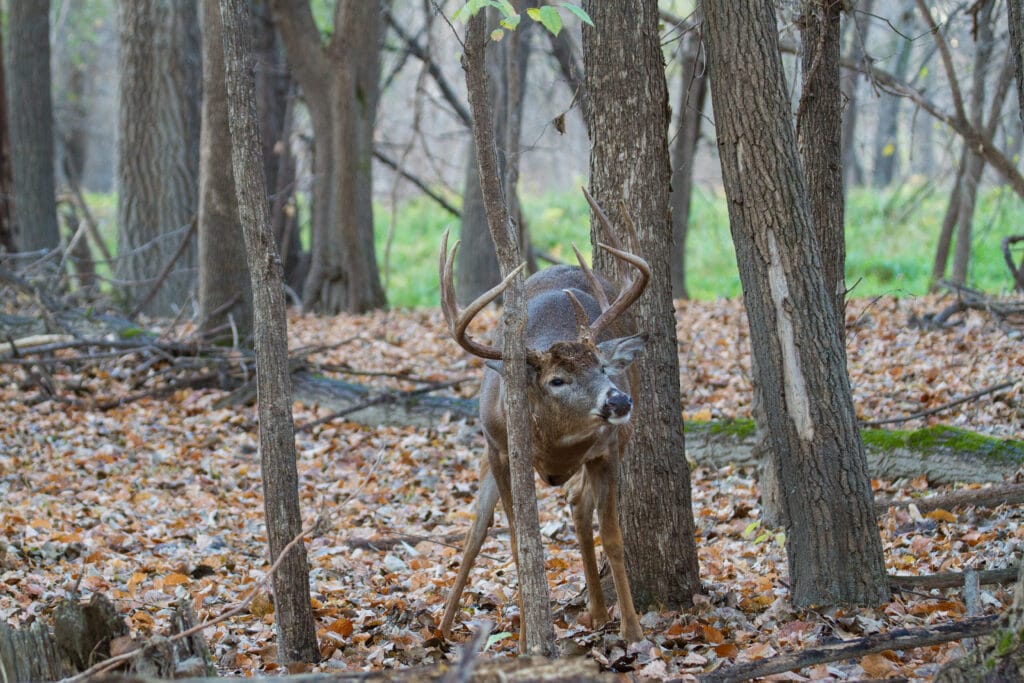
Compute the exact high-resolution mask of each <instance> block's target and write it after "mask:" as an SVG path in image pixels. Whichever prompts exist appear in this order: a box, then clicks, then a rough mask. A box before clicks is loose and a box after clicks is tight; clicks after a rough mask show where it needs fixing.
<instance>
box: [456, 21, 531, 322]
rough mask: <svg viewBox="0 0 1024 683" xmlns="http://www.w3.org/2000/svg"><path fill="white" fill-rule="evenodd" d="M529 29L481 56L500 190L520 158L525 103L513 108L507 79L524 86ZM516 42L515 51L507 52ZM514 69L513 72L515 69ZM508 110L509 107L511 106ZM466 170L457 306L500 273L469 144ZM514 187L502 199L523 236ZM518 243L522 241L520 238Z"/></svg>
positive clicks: (472, 146)
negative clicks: (515, 79)
mask: <svg viewBox="0 0 1024 683" xmlns="http://www.w3.org/2000/svg"><path fill="white" fill-rule="evenodd" d="M487 14H488V18H487V21H488V28H489V29H493V28H496V27H497V17H496V14H495V13H494V12H493V11H492V12H488V13H487ZM530 23H532V22H529V23H523V24H520V26H519V28H517V29H516V30H515V31H514V32H510V33H509V34H508V35H506V36H505V39H503V40H502V41H501V42H500V43H493V44H492V45H491V46H490V49H489V50H487V51H486V54H485V55H484V60H485V67H486V69H487V78H488V83H489V93H490V97H491V102H492V112H493V115H494V124H493V126H494V136H495V139H496V140H499V141H500V145H499V147H498V172H499V174H500V177H501V178H502V185H503V186H504V185H505V184H506V178H507V177H508V176H509V174H512V175H514V176H516V177H518V175H519V172H518V169H519V156H518V154H514V155H513V154H510V149H509V145H508V141H509V140H511V139H514V140H515V145H516V147H517V148H518V139H519V132H520V125H519V124H518V123H517V122H518V121H519V120H520V119H521V116H522V107H523V98H522V97H520V98H518V101H516V102H512V100H511V99H510V93H509V87H510V78H509V76H510V75H513V74H514V75H516V76H517V77H518V82H519V83H523V82H525V81H526V66H527V62H528V59H529V51H528V49H527V46H528V45H529V42H528V40H527V39H526V36H527V35H528V33H524V32H528V31H529V30H530ZM514 41H515V42H517V44H518V45H517V49H514V50H513V49H512V48H511V47H510V46H511V45H512V43H513V42H514ZM513 65H514V66H513ZM510 104H511V105H512V106H511V107H510V106H509V105H510ZM467 163H468V166H467V169H466V176H465V179H466V184H465V187H464V190H463V210H462V226H461V228H460V231H459V238H460V239H461V241H462V247H461V248H460V249H459V253H458V256H457V259H458V263H457V264H456V269H457V270H458V272H459V281H458V282H457V283H456V290H455V293H456V297H457V299H458V300H459V302H460V303H466V302H469V301H472V300H473V299H475V298H476V297H478V296H480V295H481V294H483V293H484V292H486V291H487V290H488V289H490V288H491V287H493V286H494V285H496V284H498V282H500V281H501V275H500V273H499V268H498V258H497V256H496V255H495V251H494V241H493V240H492V239H491V233H490V229H489V228H488V226H487V215H486V211H485V209H484V206H483V197H482V196H481V191H480V187H479V184H480V175H479V169H478V168H474V166H477V165H478V159H477V150H476V145H475V143H473V142H470V149H469V152H468V159H467ZM514 189H515V188H514V187H513V188H509V187H506V188H505V197H506V199H507V201H508V209H509V212H510V214H511V215H512V216H513V218H514V219H515V220H514V221H513V222H514V224H515V225H516V227H517V230H519V231H520V232H521V221H520V220H519V219H520V211H519V202H518V199H517V195H516V194H515V192H514ZM519 239H520V242H521V241H522V237H521V236H520V237H519Z"/></svg>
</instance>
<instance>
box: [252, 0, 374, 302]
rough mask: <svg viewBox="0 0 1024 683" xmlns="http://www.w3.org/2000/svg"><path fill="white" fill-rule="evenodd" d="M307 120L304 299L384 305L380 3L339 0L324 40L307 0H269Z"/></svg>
mask: <svg viewBox="0 0 1024 683" xmlns="http://www.w3.org/2000/svg"><path fill="white" fill-rule="evenodd" d="M271 7H272V9H273V11H274V18H275V19H276V21H277V28H278V30H279V31H280V33H281V39H282V41H283V42H284V45H285V49H286V50H287V53H288V61H289V63H290V64H291V66H292V70H293V73H294V74H295V78H296V80H297V81H298V83H299V85H300V86H301V87H302V90H303V93H304V95H305V101H306V106H307V107H308V108H309V113H310V119H311V121H312V125H313V137H314V150H313V217H312V233H313V236H312V252H311V255H312V261H311V263H310V269H309V275H308V276H307V277H306V282H305V284H304V286H303V294H302V299H303V303H304V304H305V305H306V306H307V307H310V308H312V309H314V310H316V311H318V312H320V313H339V312H341V311H347V312H352V313H360V312H364V311H368V310H372V309H374V308H380V307H382V306H384V305H385V303H386V299H385V295H384V288H383V286H382V285H381V281H380V272H379V269H378V267H377V257H376V252H375V249H374V241H373V203H372V200H373V173H372V165H373V128H374V122H375V119H376V115H377V100H378V98H379V77H380V45H381V40H382V38H383V25H384V22H383V15H382V13H381V4H380V2H378V1H376V0H338V2H337V4H336V5H335V8H334V30H333V33H332V34H331V37H330V38H329V39H328V40H327V42H326V43H324V42H323V41H322V40H321V37H320V30H319V29H318V28H317V26H316V23H315V22H314V20H313V14H312V10H311V8H310V3H309V0H271Z"/></svg>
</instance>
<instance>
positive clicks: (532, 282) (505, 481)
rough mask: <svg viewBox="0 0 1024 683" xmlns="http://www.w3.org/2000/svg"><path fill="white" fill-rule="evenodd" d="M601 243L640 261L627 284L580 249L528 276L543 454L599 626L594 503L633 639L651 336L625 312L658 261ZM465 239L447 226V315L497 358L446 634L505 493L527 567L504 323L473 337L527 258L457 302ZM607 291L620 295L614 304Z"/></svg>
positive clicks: (533, 407)
mask: <svg viewBox="0 0 1024 683" xmlns="http://www.w3.org/2000/svg"><path fill="white" fill-rule="evenodd" d="M587 200H588V201H589V202H590V203H591V206H593V207H594V209H595V213H596V214H597V216H598V217H599V219H600V220H601V221H602V222H603V223H604V224H605V226H606V227H608V221H607V218H606V217H605V216H604V213H603V212H602V211H601V210H600V209H599V208H598V207H597V205H596V204H595V203H594V201H593V199H592V198H591V197H590V195H589V194H588V195H587ZM627 218H628V217H627ZM609 230H610V228H609ZM599 246H600V247H601V248H603V249H604V250H606V251H608V252H610V253H611V254H613V255H615V256H616V257H617V258H619V259H621V260H622V261H625V262H626V263H629V264H631V265H632V266H633V267H635V268H636V270H637V271H638V272H639V276H638V277H637V278H636V279H634V280H633V281H632V282H630V283H629V284H628V286H626V287H624V288H623V291H622V292H621V293H619V292H618V290H617V289H616V287H615V286H614V285H613V284H612V283H610V282H609V281H607V280H606V279H604V278H601V277H600V276H597V275H595V274H594V273H593V272H592V271H591V270H590V268H588V267H587V266H586V264H585V262H584V260H583V258H582V257H581V256H580V254H579V251H576V256H577V258H578V259H579V263H580V265H579V267H576V266H564V265H560V266H554V267H551V268H548V269H546V270H542V271H540V272H538V273H535V274H534V275H532V276H531V277H530V278H529V279H527V281H526V284H525V287H526V292H525V296H526V306H527V323H526V331H525V335H526V337H525V342H526V348H527V351H526V353H527V364H528V366H529V372H530V382H529V396H528V403H529V407H530V412H531V416H532V420H531V422H532V425H533V430H532V438H533V466H534V469H535V470H536V471H537V473H538V474H540V476H541V478H542V479H543V480H544V481H546V482H547V483H548V484H550V485H552V486H560V485H563V484H567V488H568V497H569V501H570V503H571V504H572V518H573V524H574V526H575V530H576V536H577V539H578V540H579V544H580V552H581V554H582V556H583V568H584V574H585V576H586V585H587V594H588V596H589V609H590V616H591V621H592V624H593V626H594V627H595V628H596V627H599V626H601V625H603V624H604V623H606V622H607V621H608V610H607V608H606V607H605V601H604V593H603V592H602V589H601V581H600V577H599V575H598V568H597V559H596V555H595V552H594V529H593V518H594V510H595V507H596V509H597V513H598V522H599V524H600V532H601V542H602V545H603V546H604V552H605V555H606V556H607V557H608V562H609V564H610V565H611V570H612V579H613V580H614V584H615V593H616V596H617V597H618V603H619V611H620V613H621V615H622V620H621V628H620V632H621V633H622V636H623V637H624V638H625V639H626V640H628V641H630V642H635V641H638V640H641V639H642V638H643V631H642V630H641V628H640V622H639V620H638V618H637V614H636V611H635V610H634V607H633V597H632V593H631V592H630V588H629V581H628V579H627V577H626V567H625V561H624V556H623V544H622V532H621V530H620V528H619V519H618V512H617V509H616V507H617V495H618V468H619V460H620V458H621V457H622V452H623V449H624V448H625V445H626V442H627V441H628V440H629V437H630V434H631V433H632V426H631V425H630V424H629V419H630V414H631V412H632V407H633V401H632V399H631V398H630V396H629V390H630V382H629V378H628V376H627V374H626V369H627V368H628V367H629V365H630V364H631V363H632V361H633V359H634V357H635V356H636V355H637V354H638V353H639V352H640V350H641V349H642V348H643V346H644V344H645V342H646V336H643V335H638V334H635V332H636V330H635V328H634V325H633V322H632V316H631V315H624V313H625V312H626V310H627V309H628V308H629V307H630V306H631V305H632V304H633V303H634V302H635V301H636V300H637V299H638V298H639V297H640V295H641V294H642V293H643V291H644V289H645V288H646V286H647V282H648V280H649V279H650V275H651V271H650V268H649V267H648V265H647V262H646V261H644V260H643V259H642V258H640V257H639V256H635V255H633V254H630V253H627V252H625V251H622V250H620V249H615V248H613V247H609V246H607V245H604V244H601V245H599ZM458 247H459V244H458V243H456V244H455V246H454V247H453V249H452V252H451V254H449V253H448V234H447V233H445V236H444V239H443V242H442V245H441V263H440V274H441V306H442V309H443V311H444V316H445V320H447V322H448V327H449V330H450V332H451V334H452V336H453V337H454V339H455V341H456V342H458V344H459V345H460V346H461V347H462V348H464V349H465V350H466V351H468V352H470V353H471V354H473V355H475V356H479V357H481V358H485V359H487V360H488V361H492V362H491V363H488V368H487V370H485V372H484V379H483V384H482V385H481V387H480V420H481V422H482V424H483V431H484V436H485V439H486V458H485V459H484V462H483V465H482V467H481V470H480V484H479V485H480V491H479V493H478V497H477V509H476V519H475V520H474V522H473V526H472V527H471V528H470V531H469V533H468V534H467V535H466V546H465V549H464V550H463V555H462V564H461V565H460V567H459V573H458V577H457V578H456V580H455V585H454V587H453V588H452V591H451V593H450V594H449V595H448V600H447V602H446V604H445V611H444V616H443V617H442V619H441V632H442V633H443V634H444V636H445V637H448V635H449V634H450V632H451V627H452V623H453V621H454V620H455V616H456V613H457V612H458V609H459V599H460V597H461V595H462V591H463V589H464V588H465V585H466V581H467V579H468V578H469V572H470V569H472V567H473V562H474V561H475V560H476V556H477V554H478V553H479V552H480V548H481V546H482V545H483V541H484V538H485V537H486V535H487V529H488V528H489V527H490V525H491V521H492V519H493V517H494V508H495V506H496V504H497V502H498V499H499V497H500V499H501V502H502V507H503V508H504V509H505V513H506V515H507V516H508V518H509V526H510V528H511V530H512V554H513V557H515V558H516V562H517V568H518V557H517V555H516V546H515V526H514V525H515V521H514V520H513V519H512V486H511V481H510V475H509V460H508V432H507V428H506V420H505V407H504V399H503V392H504V389H503V386H502V379H501V371H500V368H499V367H497V365H496V364H495V363H493V361H500V360H501V357H502V351H501V335H500V329H499V331H498V333H497V334H496V335H495V336H496V339H495V342H494V344H495V345H494V346H488V345H485V344H482V343H480V342H478V341H476V340H474V339H472V338H471V337H470V336H469V335H468V334H467V333H466V331H467V328H468V327H469V324H470V322H471V321H472V319H473V317H474V316H476V314H477V313H479V312H480V310H481V309H483V308H484V307H485V306H486V305H487V304H488V303H490V302H491V301H493V300H494V299H495V298H497V297H498V295H499V294H501V293H502V292H503V291H504V290H505V289H506V288H507V287H508V285H509V284H510V283H511V281H512V278H513V277H514V276H515V275H516V274H517V273H518V272H519V270H521V269H522V266H520V268H518V269H516V271H514V272H513V273H511V274H509V276H508V277H506V278H505V280H504V281H503V282H502V283H500V284H499V285H498V286H496V287H495V288H493V289H491V290H490V291H488V292H485V293H484V294H483V295H481V296H480V297H479V298H477V299H476V300H475V301H473V302H472V303H471V304H469V305H468V306H467V307H466V309H465V310H464V311H460V310H459V308H458V306H457V305H456V303H455V289H454V284H453V272H452V268H453V263H454V261H455V254H456V252H457V250H458ZM574 249H575V248H574ZM609 299H614V300H613V302H612V303H611V304H609V303H608V301H609ZM519 642H520V647H522V645H523V644H524V643H525V639H524V636H523V633H522V630H521V632H520V639H519Z"/></svg>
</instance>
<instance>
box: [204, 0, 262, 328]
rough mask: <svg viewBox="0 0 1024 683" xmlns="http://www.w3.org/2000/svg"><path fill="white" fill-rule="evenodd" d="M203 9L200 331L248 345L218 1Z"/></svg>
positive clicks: (248, 291)
mask: <svg viewBox="0 0 1024 683" xmlns="http://www.w3.org/2000/svg"><path fill="white" fill-rule="evenodd" d="M201 2H202V11H203V107H202V132H201V134H200V138H199V148H200V149H199V185H200V187H199V227H198V229H199V319H200V325H199V330H200V332H201V333H203V334H204V335H207V336H209V337H212V338H214V339H219V340H226V341H232V339H234V341H235V342H237V343H239V344H243V345H245V346H249V345H250V342H251V339H250V337H251V335H252V288H251V287H250V286H249V269H248V267H247V266H246V261H245V239H244V237H243V235H242V226H241V224H240V223H239V221H238V204H237V202H236V200H235V177H234V174H233V173H232V169H231V166H230V165H229V164H226V163H224V161H225V160H226V159H230V158H231V130H230V129H229V126H228V102H227V90H226V89H225V86H224V47H223V42H222V39H221V21H220V4H219V2H218V0H201Z"/></svg>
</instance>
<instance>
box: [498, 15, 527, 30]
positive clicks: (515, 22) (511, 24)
mask: <svg viewBox="0 0 1024 683" xmlns="http://www.w3.org/2000/svg"><path fill="white" fill-rule="evenodd" d="M521 20H522V17H521V16H519V15H518V14H513V15H512V16H510V17H505V18H504V19H502V20H501V21H500V22H499V23H500V24H501V25H502V26H504V27H505V28H507V29H508V30H509V31H515V30H516V27H518V26H519V22H520V21H521Z"/></svg>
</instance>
